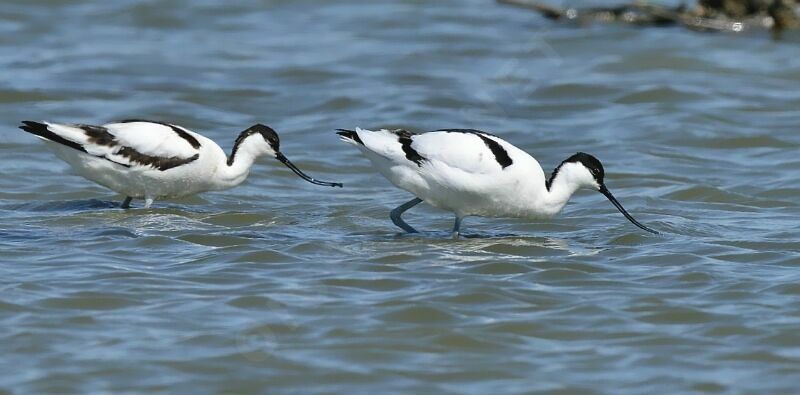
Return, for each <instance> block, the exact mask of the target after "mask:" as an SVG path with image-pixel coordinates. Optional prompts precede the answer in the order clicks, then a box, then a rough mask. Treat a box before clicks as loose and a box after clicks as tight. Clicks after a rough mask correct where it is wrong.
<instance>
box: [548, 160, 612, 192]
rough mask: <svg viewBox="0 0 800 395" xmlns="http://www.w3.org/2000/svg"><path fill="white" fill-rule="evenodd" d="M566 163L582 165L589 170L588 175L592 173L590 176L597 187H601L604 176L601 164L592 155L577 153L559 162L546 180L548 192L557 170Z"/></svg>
mask: <svg viewBox="0 0 800 395" xmlns="http://www.w3.org/2000/svg"><path fill="white" fill-rule="evenodd" d="M566 163H580V164H582V165H583V166H584V167H585V168H587V169H588V170H589V172H590V173H592V176H594V179H595V181H597V183H598V184H599V185H603V179H604V177H605V174H606V173H605V170H603V164H602V163H600V161H599V160H598V159H597V158H595V157H594V156H592V155H589V154H587V153H585V152H578V153H576V154H575V155H572V156H570V157H569V158H567V159H564V161H563V162H561V164H559V165H558V166H557V167H556V168H555V169H554V170H553V173H552V174H551V175H550V178H549V179H548V180H547V183H546V186H547V189H548V190H550V185H552V183H553V180H555V178H556V175H558V172H559V170H561V167H562V166H564V164H566Z"/></svg>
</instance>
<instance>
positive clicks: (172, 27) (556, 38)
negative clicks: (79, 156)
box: [0, 0, 800, 394]
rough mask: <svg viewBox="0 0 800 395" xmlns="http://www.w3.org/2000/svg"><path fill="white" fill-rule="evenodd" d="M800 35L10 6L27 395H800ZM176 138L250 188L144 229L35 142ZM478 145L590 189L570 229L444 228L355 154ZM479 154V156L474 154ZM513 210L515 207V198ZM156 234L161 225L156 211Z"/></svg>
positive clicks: (411, 14) (317, 7)
mask: <svg viewBox="0 0 800 395" xmlns="http://www.w3.org/2000/svg"><path fill="white" fill-rule="evenodd" d="M797 41H798V40H797V39H796V37H793V36H792V35H789V36H787V37H786V40H784V41H779V42H776V41H773V40H771V39H770V37H769V35H767V34H761V33H754V34H746V35H741V36H737V35H728V34H700V33H694V32H689V31H684V30H680V29H671V28H663V29H662V28H654V29H637V28H631V27H626V26H617V25H599V24H595V25H588V26H584V27H576V26H570V25H561V24H555V23H553V22H550V21H547V20H545V19H542V18H540V17H538V16H537V15H535V14H533V13H530V12H528V11H524V10H519V9H516V8H511V7H507V6H501V5H497V4H495V3H494V2H492V1H489V0H461V1H435V2H434V1H416V0H391V1H390V0H384V1H373V2H364V1H357V0H349V1H336V2H333V1H324V0H301V1H279V0H276V1H266V0H264V1H251V2H228V1H223V0H199V1H194V0H191V1H190V0H171V1H134V0H117V1H88V2H71V1H66V0H48V1H45V0H37V1H32V0H6V1H4V2H3V3H2V4H0V70H2V78H0V125H2V129H3V131H2V133H0V253H1V254H2V255H1V257H0V329H1V331H0V355H2V357H0V393H13V394H17V393H52V394H67V393H242V394H245V393H264V394H267V393H269V394H272V393H297V394H312V393H474V394H486V393H509V394H523V393H531V392H542V393H553V394H571V393H608V394H643V393H650V394H652V393H663V394H666V393H724V394H737V393H751V394H764V393H787V394H788V393H797V391H799V390H798V388H800V240H799V239H800V238H799V237H798V233H799V232H800V200H798V199H799V196H800V134H798V131H799V130H800V57H798V56H797V54H798V45H797ZM124 118H151V119H156V120H162V121H169V122H174V123H178V124H180V125H183V126H185V127H188V128H190V129H193V130H195V131H197V132H200V133H203V134H205V135H207V136H209V137H211V138H213V139H214V140H216V141H218V142H220V144H221V145H222V146H223V147H224V148H225V149H226V150H229V149H230V147H231V145H232V142H233V139H234V138H235V136H236V134H237V133H238V132H240V131H241V130H243V129H245V128H246V127H247V126H249V125H251V124H253V123H256V122H262V123H266V124H269V125H271V126H273V127H274V128H275V129H276V130H277V131H278V132H279V133H280V134H281V137H282V148H283V151H284V152H285V153H286V155H287V156H288V157H289V158H291V159H292V160H293V161H294V162H295V163H296V164H298V166H300V167H301V168H303V169H305V170H306V171H308V172H309V173H311V174H313V175H314V176H317V177H319V178H322V179H329V180H336V181H342V182H344V183H345V188H343V189H331V188H323V187H317V186H314V185H311V184H308V183H305V182H303V181H302V180H300V179H298V178H296V177H295V176H294V175H292V174H291V173H290V172H289V171H288V170H287V169H286V168H284V167H283V166H281V165H280V164H279V163H277V162H276V161H274V160H269V159H264V160H262V161H261V162H260V163H259V164H257V165H256V167H255V168H254V169H253V171H252V173H251V176H250V179H249V180H248V181H247V182H246V184H244V185H242V186H240V187H239V188H236V189H233V190H230V191H226V192H217V193H207V194H203V195H200V196H196V197H191V198H186V199H180V200H167V201H157V202H156V204H155V205H154V207H153V208H152V209H147V210H145V209H141V208H137V209H132V210H129V211H125V210H121V209H119V208H118V203H119V201H120V200H121V199H122V196H118V195H116V194H115V193H113V192H110V191H108V190H106V189H104V188H102V187H100V186H97V185H95V184H92V183H90V182H88V181H86V180H84V179H82V178H80V177H77V176H74V175H72V174H71V173H70V171H69V168H68V167H67V166H66V164H64V163H63V162H61V161H60V160H58V159H57V158H56V157H55V156H54V155H53V154H52V153H51V152H49V151H47V150H46V149H45V147H44V145H43V144H41V143H40V142H39V141H37V139H35V138H34V137H33V136H30V135H27V134H25V133H23V132H21V131H19V130H18V129H16V127H17V125H19V122H20V121H21V120H52V121H59V122H82V123H102V122H106V121H109V120H115V119H124ZM355 126H362V127H373V128H375V127H403V128H407V129H410V130H415V131H424V130H430V129H435V128H444V127H465V128H480V129H484V130H488V131H491V132H493V133H496V134H498V135H500V136H502V137H504V138H506V139H507V140H508V141H510V142H512V143H514V144H516V145H518V146H519V147H521V148H523V149H525V150H526V151H528V152H530V153H532V154H533V155H534V156H535V157H536V158H537V159H539V161H540V162H541V163H542V166H543V167H544V168H545V171H547V172H549V171H550V169H552V168H553V167H554V166H555V165H556V164H558V163H559V162H560V161H561V160H562V159H564V158H566V157H567V156H568V155H570V154H572V153H574V152H576V151H578V150H581V151H585V152H589V153H592V154H594V155H595V156H597V157H598V158H600V159H601V160H602V161H603V163H604V164H605V168H606V179H607V184H608V186H609V188H610V189H611V190H612V191H613V192H615V194H616V196H617V198H619V200H620V201H621V202H622V203H623V204H624V205H625V206H626V207H627V209H628V210H629V211H630V212H631V213H632V214H633V215H634V216H635V217H636V218H638V219H639V220H640V221H641V222H643V223H645V224H647V225H649V226H651V227H653V228H656V229H658V230H660V231H662V235H660V236H654V235H650V234H648V233H645V232H642V231H641V230H639V229H638V228H636V227H634V226H633V225H631V224H630V223H628V222H627V221H626V220H625V219H624V218H623V217H622V216H621V215H620V214H619V213H618V212H617V211H616V210H615V209H614V207H613V206H611V204H609V202H608V201H606V200H605V199H604V198H603V197H602V196H601V195H599V194H597V193H594V192H591V191H584V192H581V193H579V194H578V195H576V196H575V197H574V198H573V200H572V201H571V202H570V204H569V205H568V206H567V207H566V209H565V210H564V212H563V213H562V214H561V215H560V216H559V217H557V218H554V219H552V220H541V221H526V220H515V219H481V218H468V219H467V220H465V222H464V224H463V228H462V229H463V231H464V232H465V233H466V235H467V236H468V237H466V238H462V239H461V240H458V241H453V240H451V239H450V238H449V233H448V230H449V229H450V227H451V225H452V217H451V215H450V214H448V213H444V212H441V211H437V210H435V209H433V208H430V207H425V206H424V205H423V206H419V207H417V208H415V209H413V210H412V211H409V212H408V213H407V214H406V219H407V220H408V221H409V223H411V224H413V225H414V226H416V227H418V228H420V229H422V230H425V232H423V233H422V234H420V235H416V236H406V235H400V234H399V229H397V228H395V227H394V226H393V225H392V224H391V222H390V221H389V219H388V212H389V210H390V209H392V208H393V207H395V206H396V205H398V204H400V203H402V202H405V201H406V200H408V199H410V198H411V196H410V195H409V194H408V193H406V192H403V191H400V190H398V189H395V188H394V187H392V186H391V185H390V184H389V183H388V182H387V181H386V180H384V179H383V178H382V177H380V176H379V175H378V174H376V173H374V172H373V170H372V168H371V165H370V164H369V162H368V161H367V160H366V159H365V158H363V157H362V156H360V154H359V153H358V151H357V150H355V149H353V147H351V146H348V145H345V144H342V143H340V142H339V141H338V139H337V138H336V136H335V134H334V129H335V128H352V127H355ZM454 148H455V149H457V147H454ZM510 193H513V192H510ZM134 204H135V205H138V206H139V207H141V202H134Z"/></svg>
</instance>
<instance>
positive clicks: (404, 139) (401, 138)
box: [391, 129, 427, 166]
mask: <svg viewBox="0 0 800 395" xmlns="http://www.w3.org/2000/svg"><path fill="white" fill-rule="evenodd" d="M391 132H392V133H394V134H395V135H397V141H398V142H400V145H401V146H402V148H403V152H404V153H405V154H406V159H408V160H410V161H412V162H414V163H416V164H417V166H422V162H424V161H426V160H427V159H426V158H425V157H424V156H422V155H420V154H419V152H417V150H415V149H414V147H412V146H411V143H413V142H414V141H413V140H412V139H411V138H412V136H414V134H413V133H411V132H409V131H408V130H403V129H397V130H392V131H391Z"/></svg>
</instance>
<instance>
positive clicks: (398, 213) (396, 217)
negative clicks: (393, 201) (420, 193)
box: [389, 197, 422, 233]
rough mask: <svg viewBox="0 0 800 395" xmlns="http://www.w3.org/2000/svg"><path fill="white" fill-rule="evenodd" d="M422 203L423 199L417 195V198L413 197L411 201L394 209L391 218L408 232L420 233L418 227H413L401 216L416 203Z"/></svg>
mask: <svg viewBox="0 0 800 395" xmlns="http://www.w3.org/2000/svg"><path fill="white" fill-rule="evenodd" d="M420 203H422V199H420V198H418V197H415V198H413V199H411V200H409V201H407V202H405V203H403V204H401V205H399V206H397V208H395V209H394V210H392V212H391V213H390V214H389V218H391V219H392V222H394V224H395V225H397V226H398V227H400V228H401V229H403V230H404V231H406V232H408V233H418V232H417V230H416V229H414V228H412V227H411V225H409V224H407V223H406V222H405V221H403V219H402V218H400V216H401V215H403V213H404V212H406V210H408V209H410V208H411V207H414V206H416V205H418V204H420Z"/></svg>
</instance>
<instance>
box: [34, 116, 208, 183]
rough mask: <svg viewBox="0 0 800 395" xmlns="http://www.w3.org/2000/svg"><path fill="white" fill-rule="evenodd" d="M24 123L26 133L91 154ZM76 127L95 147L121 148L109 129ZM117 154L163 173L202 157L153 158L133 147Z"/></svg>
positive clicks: (39, 125)
mask: <svg viewBox="0 0 800 395" xmlns="http://www.w3.org/2000/svg"><path fill="white" fill-rule="evenodd" d="M22 123H23V124H25V125H24V126H20V129H22V130H24V131H26V132H29V133H32V134H35V135H37V136H41V137H44V138H46V139H48V140H50V141H53V142H56V143H59V144H63V145H66V146H68V147H71V148H74V149H76V150H78V151H81V152H84V153H87V154H89V153H88V152H87V151H86V148H84V147H83V146H82V145H81V144H79V143H76V142H74V141H70V140H67V139H65V138H63V137H61V136H59V135H57V134H55V133H53V132H52V131H50V130H49V129H48V128H47V125H46V124H43V123H39V122H31V121H23V122H22ZM74 127H76V128H80V129H81V130H83V132H84V133H85V134H86V137H87V138H88V140H89V143H92V144H95V145H102V146H106V147H119V146H120V145H119V142H118V141H117V140H116V138H115V137H114V135H113V134H111V132H109V131H108V129H106V128H104V127H102V126H94V125H74ZM115 154H116V155H119V156H122V157H125V158H126V159H128V160H129V161H130V162H133V163H136V164H139V165H143V166H152V167H154V168H156V169H158V170H161V171H164V170H169V169H172V168H173V167H177V166H181V165H185V164H187V163H191V162H193V161H195V160H197V158H199V157H200V155H199V154H195V155H194V156H191V157H189V158H180V157H159V156H152V155H147V154H143V153H141V152H139V151H137V150H135V149H133V148H131V147H121V148H119V149H118V150H117V151H116V153H115ZM89 155H92V154H89ZM92 156H94V157H97V158H102V159H105V160H107V161H109V162H111V163H114V164H117V165H120V166H125V167H131V165H130V164H126V163H120V162H118V161H115V160H113V159H111V158H109V157H106V156H103V155H92Z"/></svg>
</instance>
